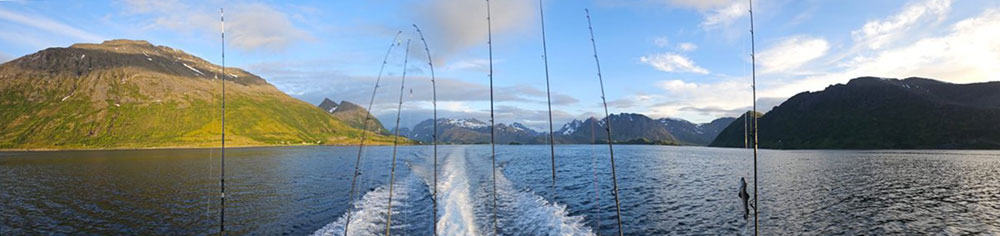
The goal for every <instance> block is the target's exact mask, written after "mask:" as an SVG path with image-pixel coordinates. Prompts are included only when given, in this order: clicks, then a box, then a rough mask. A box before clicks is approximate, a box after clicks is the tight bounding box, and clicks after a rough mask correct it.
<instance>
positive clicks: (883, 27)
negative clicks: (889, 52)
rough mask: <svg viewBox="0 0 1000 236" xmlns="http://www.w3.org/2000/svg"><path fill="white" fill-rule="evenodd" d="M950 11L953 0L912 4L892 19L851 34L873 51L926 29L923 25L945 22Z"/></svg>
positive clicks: (875, 22) (869, 24)
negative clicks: (917, 30)
mask: <svg viewBox="0 0 1000 236" xmlns="http://www.w3.org/2000/svg"><path fill="white" fill-rule="evenodd" d="M950 9H951V0H926V1H922V2H917V3H911V4H909V5H907V6H906V7H905V8H904V9H903V10H902V11H901V12H899V13H897V14H896V15H893V16H892V17H889V18H887V19H882V20H874V21H869V22H868V23H865V25H864V26H863V27H861V29H858V30H855V31H853V32H851V36H853V37H854V40H855V41H856V42H859V43H864V44H867V45H868V47H870V48H871V49H879V48H881V47H883V46H885V45H886V44H888V43H890V42H892V41H894V40H896V39H899V38H901V37H902V36H903V35H905V34H906V33H907V32H909V31H910V30H913V29H926V27H925V26H924V25H922V23H926V22H929V21H932V20H934V21H938V22H940V21H942V20H944V19H945V17H947V15H948V11H949V10H950Z"/></svg>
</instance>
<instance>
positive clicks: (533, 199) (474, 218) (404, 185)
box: [313, 150, 594, 235]
mask: <svg viewBox="0 0 1000 236" xmlns="http://www.w3.org/2000/svg"><path fill="white" fill-rule="evenodd" d="M465 153H466V152H465V151H464V150H455V151H454V152H451V153H449V154H448V155H445V157H444V158H443V160H442V162H441V163H442V165H441V166H440V167H439V168H440V169H439V170H440V172H439V174H440V175H439V183H438V191H439V192H438V209H437V211H438V214H437V215H438V217H439V218H438V219H436V221H435V224H436V226H437V230H438V234H439V235H488V234H492V230H493V229H492V228H493V221H492V195H491V194H492V189H491V187H492V186H491V183H490V182H489V180H490V178H491V176H490V174H489V171H469V170H470V169H469V168H470V166H469V165H468V159H467V157H466V155H465ZM407 163H408V164H407V165H406V166H408V167H409V168H410V169H411V170H412V172H410V173H411V174H409V175H408V176H406V177H405V178H403V180H402V181H400V182H397V183H396V186H397V189H400V190H401V191H398V192H396V193H394V194H395V195H394V196H393V207H392V209H393V226H392V227H393V232H398V233H402V234H411V233H412V232H409V233H408V232H405V231H406V230H405V229H404V228H415V227H409V226H407V224H424V223H418V222H413V221H420V222H425V221H424V220H426V218H424V219H420V217H410V218H404V217H399V218H397V215H399V214H400V213H401V212H406V211H427V210H430V206H425V207H418V206H405V204H422V203H426V204H428V205H429V204H430V201H421V200H420V199H425V200H426V199H429V198H430V196H429V195H430V194H431V191H432V190H430V191H428V190H429V189H431V188H432V187H433V178H432V176H431V174H430V173H431V171H430V170H432V168H433V167H431V166H428V164H429V163H430V162H420V163H416V164H414V163H409V162H407ZM418 177H419V178H418ZM420 181H422V182H423V183H418V182H420ZM417 186H420V188H418V187H417ZM423 187H426V188H423ZM388 195H389V192H388V188H387V186H382V187H379V188H376V189H374V190H372V191H369V192H367V193H365V195H364V196H363V197H362V198H361V199H360V200H357V201H355V202H354V207H353V208H352V209H353V211H352V214H351V222H350V228H349V229H350V232H348V235H379V234H384V233H385V218H386V213H385V212H386V208H387V207H386V204H387V202H388V197H389V196H388ZM397 199H398V200H397ZM497 201H498V202H497V204H498V206H497V208H498V209H497V210H498V213H497V214H498V221H499V222H498V223H499V228H500V233H501V234H505V235H594V233H593V231H592V230H591V229H590V228H589V227H587V226H586V225H585V224H584V218H583V216H579V215H578V216H571V215H570V214H569V210H567V209H566V206H565V205H562V204H558V203H556V204H553V203H551V202H549V201H547V200H546V199H544V198H542V197H541V196H538V195H537V194H535V193H534V192H533V191H531V190H528V189H523V190H521V189H517V187H515V186H514V184H513V183H512V182H511V181H510V180H509V179H508V178H507V177H506V176H504V175H503V171H502V170H501V169H498V170H497ZM426 217H430V214H426ZM345 221H346V214H345V215H344V216H341V217H340V218H339V219H337V220H336V221H334V222H333V223H330V224H328V225H326V226H325V227H323V228H321V229H319V230H317V231H316V232H315V233H314V234H313V235H343V233H344V223H345ZM427 223H430V222H427ZM428 232H430V231H428Z"/></svg>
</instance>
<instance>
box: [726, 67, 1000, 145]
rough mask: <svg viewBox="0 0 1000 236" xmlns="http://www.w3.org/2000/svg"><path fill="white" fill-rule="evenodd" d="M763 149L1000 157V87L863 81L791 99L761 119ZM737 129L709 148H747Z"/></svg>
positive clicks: (740, 127)
mask: <svg viewBox="0 0 1000 236" xmlns="http://www.w3.org/2000/svg"><path fill="white" fill-rule="evenodd" d="M758 122H760V125H759V130H760V131H759V133H760V140H759V142H760V147H762V148H779V149H997V148H1000V82H987V83H974V84H952V83H946V82H941V81H936V80H932V79H924V78H907V79H903V80H898V79H885V78H874V77H862V78H856V79H853V80H851V81H849V82H848V83H847V84H837V85H832V86H829V87H827V88H826V89H825V90H823V91H819V92H803V93H800V94H798V95H795V96H793V97H791V98H789V99H788V100H787V101H785V102H784V103H782V104H781V105H779V106H777V107H775V108H774V109H772V110H771V111H770V112H768V113H767V114H764V115H763V116H761V117H760V118H759V121H758ZM742 135H743V124H742V121H741V120H737V121H736V122H733V123H732V124H731V125H730V126H729V127H727V128H726V129H725V130H724V131H723V132H722V134H720V135H719V137H717V138H716V139H715V141H714V142H713V143H712V144H711V146H717V147H742V146H743V137H742Z"/></svg>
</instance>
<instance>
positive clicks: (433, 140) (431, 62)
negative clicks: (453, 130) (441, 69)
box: [413, 24, 438, 235]
mask: <svg viewBox="0 0 1000 236" xmlns="http://www.w3.org/2000/svg"><path fill="white" fill-rule="evenodd" d="M413 28H414V29H416V30H417V35H419V36H420V41H421V42H423V43H424V52H426V53H427V67H429V68H430V69H431V104H432V105H433V106H434V132H433V133H432V134H431V143H432V145H434V190H433V196H432V197H433V198H432V200H431V204H433V206H432V211H433V212H434V213H433V217H434V218H432V222H433V223H432V224H433V228H432V230H434V235H437V193H438V146H437V136H438V134H437V130H438V129H437V123H438V122H437V79H436V78H435V77H434V60H433V59H432V58H431V49H430V47H428V46H427V40H425V39H424V32H422V31H420V27H417V24H413Z"/></svg>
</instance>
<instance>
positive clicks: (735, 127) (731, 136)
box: [708, 111, 764, 148]
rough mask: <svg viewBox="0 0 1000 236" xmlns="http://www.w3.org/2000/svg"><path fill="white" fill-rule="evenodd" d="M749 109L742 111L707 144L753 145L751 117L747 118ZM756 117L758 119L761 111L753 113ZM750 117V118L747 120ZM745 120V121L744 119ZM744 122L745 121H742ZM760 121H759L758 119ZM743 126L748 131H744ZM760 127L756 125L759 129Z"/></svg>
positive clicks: (727, 145) (717, 145) (725, 145)
mask: <svg viewBox="0 0 1000 236" xmlns="http://www.w3.org/2000/svg"><path fill="white" fill-rule="evenodd" d="M750 113H751V112H750V111H747V112H745V113H743V115H741V116H740V117H739V118H736V120H733V121H732V122H730V123H729V125H728V126H727V127H726V128H725V129H723V130H722V131H721V132H719V134H718V135H717V136H716V138H715V140H713V141H712V143H710V144H709V145H708V146H710V147H740V148H742V147H752V146H753V122H754V120H753V117H750V118H747V116H748V115H750ZM755 115H756V117H757V118H758V119H760V117H761V116H763V115H764V114H763V113H760V112H757V113H755ZM747 119H750V120H747ZM745 120H746V121H745ZM744 122H746V123H744ZM758 122H760V121H758ZM744 127H745V128H746V130H749V131H750V132H746V133H745V132H744ZM759 128H760V127H758V129H759Z"/></svg>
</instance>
